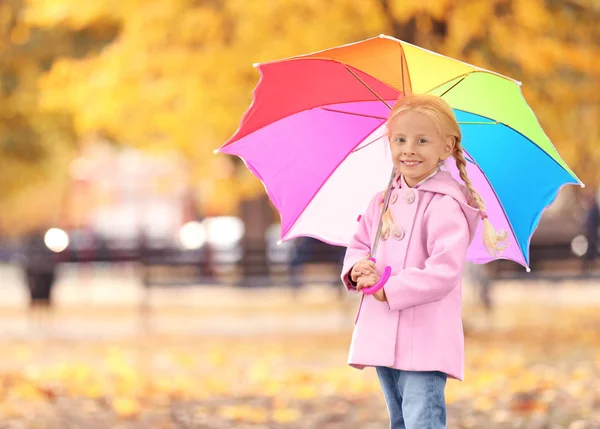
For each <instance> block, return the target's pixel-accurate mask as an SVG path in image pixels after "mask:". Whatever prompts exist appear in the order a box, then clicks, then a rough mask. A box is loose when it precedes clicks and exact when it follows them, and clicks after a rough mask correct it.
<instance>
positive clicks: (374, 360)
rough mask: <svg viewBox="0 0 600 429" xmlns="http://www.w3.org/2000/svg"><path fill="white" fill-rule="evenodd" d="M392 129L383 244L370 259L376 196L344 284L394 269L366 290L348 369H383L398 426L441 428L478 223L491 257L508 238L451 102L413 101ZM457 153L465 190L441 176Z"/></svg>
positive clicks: (360, 284) (460, 373)
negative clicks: (490, 207)
mask: <svg viewBox="0 0 600 429" xmlns="http://www.w3.org/2000/svg"><path fill="white" fill-rule="evenodd" d="M386 126H387V130H388V131H387V132H388V138H389V141H390V149H391V155H392V160H393V163H394V167H395V168H396V172H397V177H396V179H395V181H394V185H393V187H392V189H391V191H390V192H391V196H390V206H389V208H388V210H386V212H385V213H383V215H382V218H383V227H382V230H381V234H382V236H381V240H382V242H381V243H380V244H381V246H380V248H379V250H378V251H377V255H371V243H373V239H374V238H375V237H374V236H375V234H376V231H377V227H378V221H379V218H380V212H381V210H382V208H383V200H384V197H382V195H381V193H378V194H377V195H375V196H374V198H373V199H372V200H371V203H370V205H369V206H368V208H367V210H366V212H365V215H364V216H362V218H361V219H360V221H359V225H358V228H357V231H356V233H355V235H354V237H353V238H352V240H351V242H350V245H349V247H348V251H347V253H346V256H345V260H344V266H343V269H342V281H343V282H344V284H345V286H346V288H347V289H348V290H350V291H358V292H361V291H362V290H363V289H364V288H369V287H373V286H375V285H377V284H378V282H379V280H380V277H379V272H380V271H379V270H378V268H381V266H385V265H390V266H391V267H392V275H391V276H390V277H389V279H388V280H387V282H386V283H385V284H384V285H383V287H382V288H381V289H379V290H378V291H377V292H375V293H374V294H371V293H372V291H369V294H366V293H363V296H362V300H361V303H360V305H359V308H358V314H357V316H356V320H355V328H354V333H353V338H352V344H351V346H350V352H349V357H348V364H349V365H351V366H352V367H355V368H358V369H363V368H365V367H375V368H376V371H377V375H378V378H379V381H380V384H381V388H382V391H383V395H384V398H385V401H386V403H387V408H388V413H389V417H390V422H391V423H390V427H391V429H401V428H402V429H441V428H446V401H445V387H446V381H447V378H448V377H451V378H455V379H458V380H462V379H463V377H464V331H463V324H462V285H461V277H462V273H463V268H464V265H465V262H466V254H467V248H468V247H469V244H470V243H471V241H472V239H473V237H474V235H475V232H476V230H477V226H478V223H479V219H480V218H481V219H482V220H483V223H484V234H483V239H484V244H485V246H486V249H487V250H488V252H489V253H490V254H492V255H495V254H496V253H497V252H498V251H500V250H502V249H503V248H504V247H505V244H504V243H503V241H505V240H506V233H505V232H504V231H501V232H496V231H495V230H494V228H493V226H492V224H491V223H490V221H489V220H488V219H487V214H486V212H485V205H484V202H483V200H482V198H481V197H480V195H479V194H478V193H477V192H476V191H475V189H474V188H473V185H472V184H471V181H470V179H469V178H468V176H467V173H466V161H465V158H464V154H463V149H462V146H461V131H460V128H459V125H458V123H457V121H456V118H455V116H454V113H453V112H452V109H451V108H450V106H449V105H448V104H447V103H446V102H445V101H444V100H442V99H441V98H438V97H435V96H428V95H410V96H406V97H404V98H402V99H401V100H400V101H398V102H397V103H396V105H395V106H394V107H393V109H392V110H391V112H390V115H389V117H388V119H387V121H386ZM451 156H453V157H454V159H455V161H456V165H457V167H458V170H459V172H460V176H461V178H462V180H463V182H464V183H465V185H462V184H460V183H459V182H458V181H456V180H455V179H454V178H453V177H452V175H451V174H450V173H449V172H447V171H444V170H443V167H442V165H443V162H444V161H445V160H446V159H448V158H449V157H451ZM370 256H373V257H376V260H377V263H378V264H382V265H381V266H379V267H378V266H376V264H375V263H374V262H373V261H372V260H370V259H368V258H369V257H370ZM363 292H364V291H363Z"/></svg>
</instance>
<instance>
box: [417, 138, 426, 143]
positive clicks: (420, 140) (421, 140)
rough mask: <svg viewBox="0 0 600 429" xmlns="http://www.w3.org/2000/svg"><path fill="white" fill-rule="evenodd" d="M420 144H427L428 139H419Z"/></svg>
mask: <svg viewBox="0 0 600 429" xmlns="http://www.w3.org/2000/svg"><path fill="white" fill-rule="evenodd" d="M419 143H427V139H419Z"/></svg>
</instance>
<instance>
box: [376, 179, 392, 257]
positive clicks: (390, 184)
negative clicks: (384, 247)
mask: <svg viewBox="0 0 600 429" xmlns="http://www.w3.org/2000/svg"><path fill="white" fill-rule="evenodd" d="M395 177H396V170H395V169H394V168H392V175H391V177H390V181H389V183H388V186H387V191H386V192H385V200H384V201H383V209H382V210H381V215H380V216H379V225H378V226H377V234H376V235H375V242H374V243H373V247H371V257H373V258H374V257H375V253H376V252H377V246H378V245H379V239H380V238H381V228H382V227H383V214H384V213H385V211H386V210H387V208H388V206H389V205H390V196H391V195H392V192H391V190H392V184H393V183H394V178H395Z"/></svg>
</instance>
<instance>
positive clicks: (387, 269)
mask: <svg viewBox="0 0 600 429" xmlns="http://www.w3.org/2000/svg"><path fill="white" fill-rule="evenodd" d="M369 260H370V261H373V262H375V258H369ZM391 274H392V267H390V266H389V265H388V266H387V267H385V270H383V275H382V276H381V277H380V278H379V281H378V282H377V283H376V284H374V285H373V286H370V287H365V288H362V289H361V292H362V293H364V294H365V295H373V294H374V293H375V292H378V291H379V289H381V288H382V287H383V286H384V285H385V284H386V283H387V281H388V279H389V278H390V275H391Z"/></svg>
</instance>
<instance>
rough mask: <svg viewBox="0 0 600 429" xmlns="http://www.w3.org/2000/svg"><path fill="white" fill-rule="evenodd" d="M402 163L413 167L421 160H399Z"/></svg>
mask: <svg viewBox="0 0 600 429" xmlns="http://www.w3.org/2000/svg"><path fill="white" fill-rule="evenodd" d="M400 162H401V163H402V165H406V166H407V167H414V166H415V165H419V164H420V163H421V161H400Z"/></svg>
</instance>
